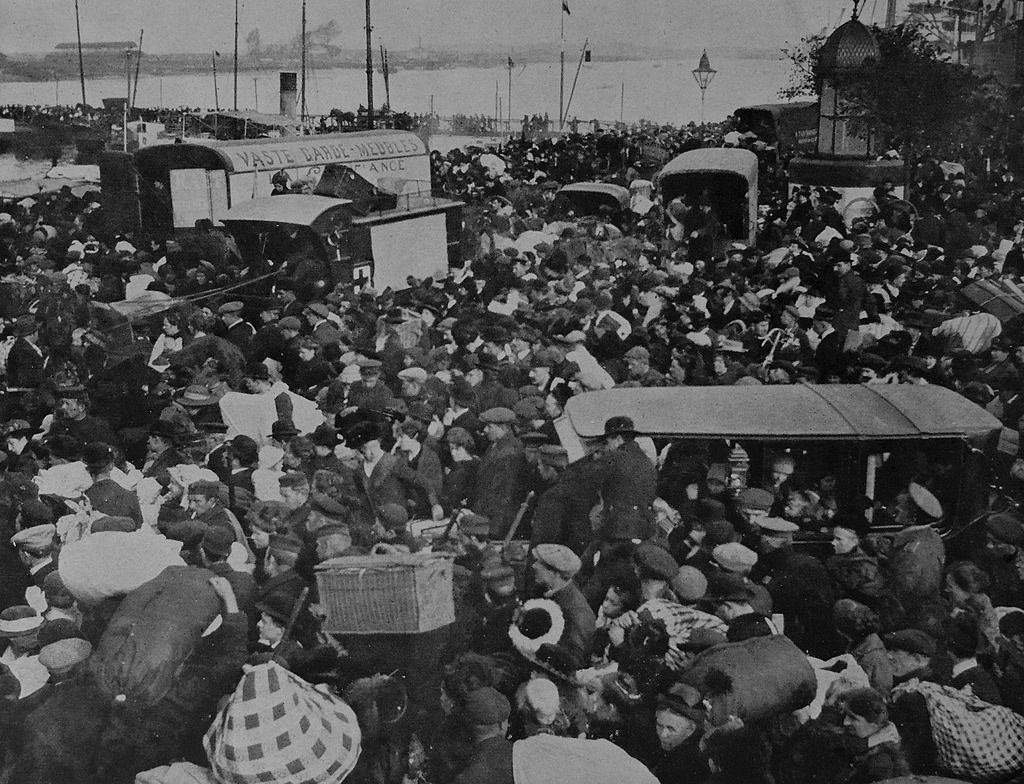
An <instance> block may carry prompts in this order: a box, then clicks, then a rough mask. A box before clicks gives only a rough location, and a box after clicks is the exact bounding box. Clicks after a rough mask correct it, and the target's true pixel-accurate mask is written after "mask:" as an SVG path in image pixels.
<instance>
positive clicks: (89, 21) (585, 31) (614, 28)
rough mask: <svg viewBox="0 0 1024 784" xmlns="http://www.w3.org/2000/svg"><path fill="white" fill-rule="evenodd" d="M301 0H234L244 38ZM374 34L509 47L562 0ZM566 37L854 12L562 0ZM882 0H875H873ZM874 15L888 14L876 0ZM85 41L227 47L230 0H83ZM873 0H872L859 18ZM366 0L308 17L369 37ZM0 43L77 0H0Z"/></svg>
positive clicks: (806, 4) (771, 40) (693, 34)
mask: <svg viewBox="0 0 1024 784" xmlns="http://www.w3.org/2000/svg"><path fill="white" fill-rule="evenodd" d="M301 2H302V0H239V3H240V11H239V16H240V21H239V29H240V39H241V41H242V43H241V44H240V47H241V49H242V51H243V52H244V50H245V45H244V39H245V36H246V34H247V33H248V32H249V31H250V30H252V29H253V28H254V27H258V28H260V33H261V35H262V38H263V40H264V41H265V42H279V41H283V40H285V39H288V38H290V37H292V36H294V35H297V34H298V32H299V29H300V13H301ZM372 2H373V5H372V14H373V26H374V31H373V37H374V38H373V40H374V46H375V48H376V46H377V44H379V43H384V45H385V46H387V47H388V48H390V49H392V50H401V49H409V48H413V47H415V46H417V45H418V44H419V43H420V42H422V45H423V46H424V47H425V48H430V47H460V48H463V49H468V50H474V51H479V50H491V49H499V50H505V49H510V50H513V51H514V48H515V47H516V46H517V45H518V46H523V45H527V44H537V43H545V42H557V40H558V35H559V31H558V25H559V13H560V11H559V8H560V0H418V1H417V2H395V1H394V0H372ZM567 2H568V4H569V8H570V11H571V14H570V15H569V16H567V17H566V38H567V40H569V41H571V42H573V44H574V46H573V47H570V48H574V47H575V46H579V45H580V42H582V40H583V39H584V38H585V37H588V36H589V38H590V43H591V47H592V48H593V49H595V50H597V51H600V45H601V42H602V41H617V42H627V43H628V42H637V43H648V44H651V45H657V46H660V47H673V46H677V47H679V48H680V49H693V48H700V47H707V48H708V50H709V52H713V51H714V48H715V47H724V46H729V47H753V48H776V49H777V48H780V47H782V46H785V45H786V43H787V42H795V41H797V40H799V39H800V38H801V37H802V36H804V35H806V34H807V33H810V32H818V31H820V30H821V29H822V28H823V27H824V26H825V25H826V24H828V23H829V22H831V23H832V25H833V26H834V25H835V24H836V23H837V22H838V21H839V20H840V16H841V15H843V14H845V16H848V15H849V8H850V2H849V0H831V2H830V0H625V1H624V0H567ZM874 2H875V4H876V6H877V5H878V4H879V0H874ZM881 6H882V7H881V8H880V9H879V10H878V13H879V14H884V0H881ZM79 8H80V14H81V20H82V40H83V41H129V40H135V41H137V40H138V37H139V30H140V29H144V30H145V36H144V39H143V49H144V50H145V51H149V52H154V53H165V52H207V51H211V50H213V49H219V50H221V52H222V53H225V51H231V48H232V35H233V30H232V28H233V20H234V0H79ZM871 8H872V3H871V2H867V3H866V8H865V10H864V12H863V13H862V18H867V15H868V12H869V11H870V10H871ZM364 10H365V9H364V2H363V0H307V12H306V13H307V25H308V26H309V27H310V28H313V27H315V26H317V25H319V24H323V23H325V22H326V21H328V20H329V19H331V18H334V19H336V20H337V22H338V24H339V25H340V27H341V31H342V32H341V35H340V36H339V37H338V39H337V41H336V43H337V44H338V45H340V46H342V47H344V48H352V49H356V48H359V47H361V46H363V45H365V32H364V30H363V25H364ZM0 16H2V18H3V22H2V23H0V52H4V53H12V52H46V51H49V50H51V49H52V48H53V47H54V46H55V45H56V44H58V43H60V42H62V41H66V42H73V41H74V40H75V15H74V2H73V0H0Z"/></svg>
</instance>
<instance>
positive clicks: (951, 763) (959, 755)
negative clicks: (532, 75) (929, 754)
mask: <svg viewBox="0 0 1024 784" xmlns="http://www.w3.org/2000/svg"><path fill="white" fill-rule="evenodd" d="M907 692H914V693H917V694H920V695H921V696H922V697H924V700H925V703H926V704H927V706H928V717H929V719H930V721H931V726H932V740H934V741H935V748H936V750H937V752H938V760H939V765H940V766H941V767H942V768H943V769H945V770H946V771H948V772H949V773H952V774H953V775H954V776H960V777H963V778H965V779H967V780H969V781H973V782H977V783H978V784H986V782H995V781H1003V780H1005V779H1006V778H1007V777H1008V776H1010V775H1011V774H1014V773H1019V772H1020V771H1021V770H1024V716H1021V715H1019V714H1017V713H1014V712H1013V711H1012V710H1010V709H1009V708H1005V707H1003V706H1001V705H992V704H991V703H988V702H984V701H983V700H980V699H978V697H976V696H974V694H973V693H972V692H971V690H970V689H969V688H966V689H962V690H961V689H956V688H954V687H952V686H942V685H940V684H938V683H929V682H925V681H918V680H912V681H910V682H909V683H906V684H903V685H901V686H897V687H896V688H895V689H893V694H894V695H899V694H903V693H907Z"/></svg>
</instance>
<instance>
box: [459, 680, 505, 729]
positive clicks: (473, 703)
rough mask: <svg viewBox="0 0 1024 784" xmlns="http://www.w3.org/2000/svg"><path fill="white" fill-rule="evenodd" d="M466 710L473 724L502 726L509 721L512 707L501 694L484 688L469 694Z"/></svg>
mask: <svg viewBox="0 0 1024 784" xmlns="http://www.w3.org/2000/svg"><path fill="white" fill-rule="evenodd" d="M464 710H465V715H466V718H467V719H468V720H469V721H470V723H471V724H501V723H502V722H503V721H508V717H509V714H510V713H511V712H512V707H511V706H510V705H509V702H508V700H507V699H506V698H505V696H504V695H503V694H501V692H499V691H498V690H497V689H495V688H493V687H491V686H484V687H482V688H479V689H474V690H473V691H471V692H470V693H469V696H468V697H467V698H466V705H465V708H464Z"/></svg>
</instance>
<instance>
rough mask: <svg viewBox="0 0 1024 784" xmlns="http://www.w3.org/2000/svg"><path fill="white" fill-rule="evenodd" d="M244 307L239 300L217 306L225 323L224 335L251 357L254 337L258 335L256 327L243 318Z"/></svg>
mask: <svg viewBox="0 0 1024 784" xmlns="http://www.w3.org/2000/svg"><path fill="white" fill-rule="evenodd" d="M243 307H244V305H242V303H241V302H238V301H237V300H236V301H232V302H225V303H224V304H223V305H221V306H220V307H219V308H217V314H218V315H219V316H220V320H221V322H223V324H224V334H223V335H222V337H224V338H225V339H227V340H229V341H231V342H232V343H234V344H235V345H236V346H238V348H239V349H240V350H241V352H242V353H243V354H244V355H245V356H246V357H249V355H250V349H251V348H252V339H253V337H254V336H255V335H256V328H255V327H253V325H252V324H250V323H249V322H248V321H244V320H243V319H242V308H243Z"/></svg>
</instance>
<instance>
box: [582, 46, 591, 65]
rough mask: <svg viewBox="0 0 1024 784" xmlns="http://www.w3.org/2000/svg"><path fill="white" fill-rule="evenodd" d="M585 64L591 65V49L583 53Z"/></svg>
mask: <svg viewBox="0 0 1024 784" xmlns="http://www.w3.org/2000/svg"><path fill="white" fill-rule="evenodd" d="M583 62H585V63H589V62H590V50H589V49H587V50H585V51H584V52H583Z"/></svg>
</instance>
